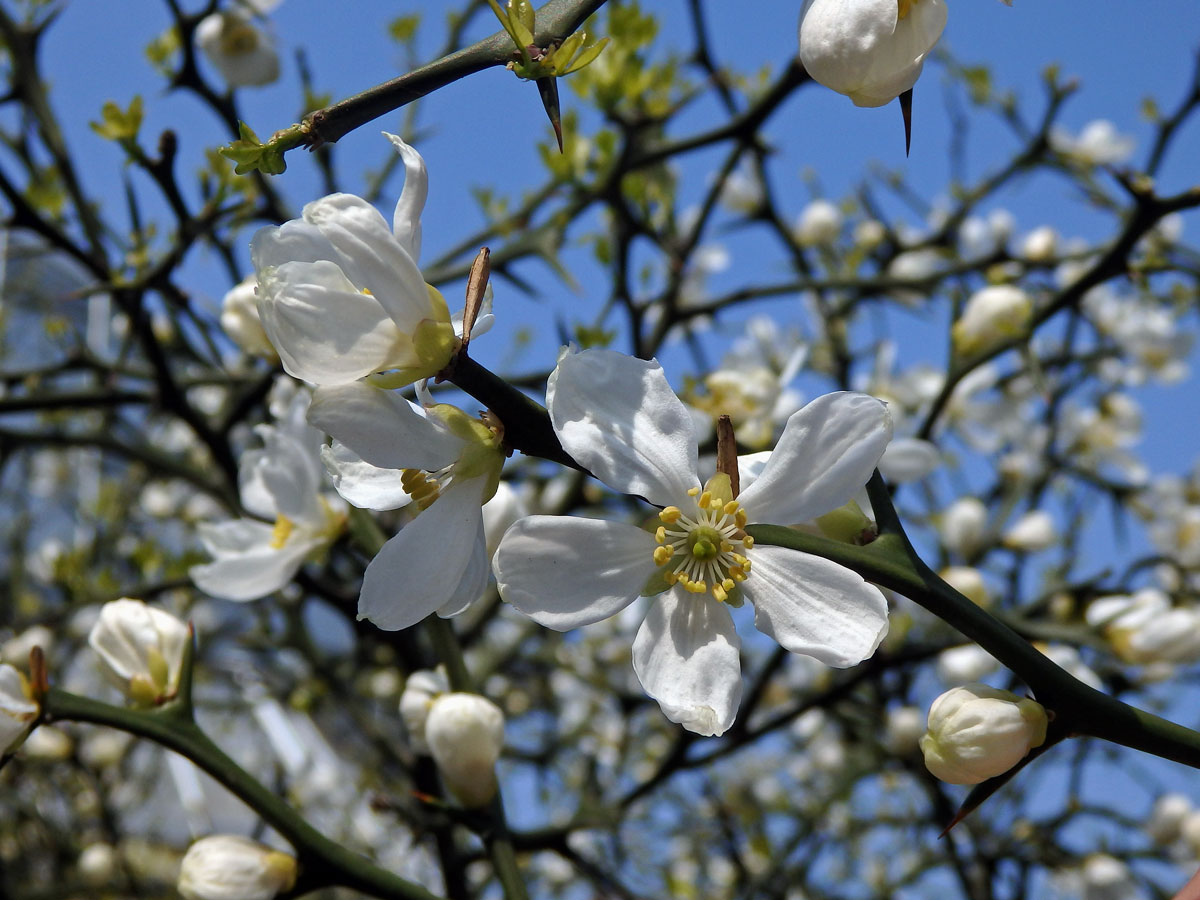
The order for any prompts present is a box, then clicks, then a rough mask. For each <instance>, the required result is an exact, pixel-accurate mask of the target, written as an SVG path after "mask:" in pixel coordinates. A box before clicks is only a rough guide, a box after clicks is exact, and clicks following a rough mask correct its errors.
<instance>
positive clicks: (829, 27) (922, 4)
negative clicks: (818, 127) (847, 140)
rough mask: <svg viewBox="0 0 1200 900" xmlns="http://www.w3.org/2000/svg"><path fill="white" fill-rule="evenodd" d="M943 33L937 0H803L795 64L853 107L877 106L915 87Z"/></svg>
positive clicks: (941, 11) (943, 20) (943, 10)
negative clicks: (800, 64) (843, 96)
mask: <svg viewBox="0 0 1200 900" xmlns="http://www.w3.org/2000/svg"><path fill="white" fill-rule="evenodd" d="M945 27H946V4H945V3H944V2H942V0H806V2H805V4H804V9H803V10H802V11H801V13H800V61H801V62H802V63H804V68H805V69H806V70H807V72H808V74H809V75H811V76H812V77H813V78H814V79H815V80H816V81H819V82H820V83H821V84H823V85H825V86H826V87H827V88H831V89H833V90H835V91H837V92H838V93H839V94H845V95H846V96H848V97H849V98H850V99H851V100H853V101H854V103H855V105H856V106H883V105H884V104H885V103H888V102H890V101H891V100H893V99H895V98H896V97H897V96H899V95H900V94H902V93H904V92H905V91H907V90H908V89H909V88H911V87H912V86H913V85H914V84H916V83H917V78H918V77H919V76H920V74H921V69H922V67H923V66H924V65H925V57H926V55H927V54H928V53H929V51H930V50H932V49H933V47H934V45H935V44H937V42H938V38H940V37H941V36H942V29H943V28H945Z"/></svg>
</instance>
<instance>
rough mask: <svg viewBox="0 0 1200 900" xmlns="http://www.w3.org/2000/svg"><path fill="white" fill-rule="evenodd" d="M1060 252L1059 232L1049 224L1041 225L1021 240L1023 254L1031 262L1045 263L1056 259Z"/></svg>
mask: <svg viewBox="0 0 1200 900" xmlns="http://www.w3.org/2000/svg"><path fill="white" fill-rule="evenodd" d="M1057 252H1058V232H1057V231H1055V230H1054V229H1053V228H1051V227H1050V226H1049V225H1041V226H1039V227H1037V228H1035V229H1033V231H1031V232H1029V234H1027V235H1025V240H1024V241H1022V242H1021V256H1022V257H1023V258H1024V259H1026V260H1027V261H1029V262H1033V263H1045V262H1052V261H1053V260H1054V254H1055V253H1057Z"/></svg>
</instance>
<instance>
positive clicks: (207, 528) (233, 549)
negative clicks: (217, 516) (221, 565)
mask: <svg viewBox="0 0 1200 900" xmlns="http://www.w3.org/2000/svg"><path fill="white" fill-rule="evenodd" d="M196 531H197V533H198V534H199V536H200V542H201V543H202V544H204V549H205V550H207V551H208V555H209V556H212V557H213V558H215V559H224V558H225V557H227V556H237V555H238V554H240V553H245V552H247V551H248V550H252V549H254V548H255V547H264V548H265V547H268V546H270V544H271V538H272V537H273V536H274V529H272V527H271V526H270V525H268V524H267V523H266V522H256V521H254V520H253V519H233V520H232V521H229V522H201V523H200V525H198V526H197V528H196Z"/></svg>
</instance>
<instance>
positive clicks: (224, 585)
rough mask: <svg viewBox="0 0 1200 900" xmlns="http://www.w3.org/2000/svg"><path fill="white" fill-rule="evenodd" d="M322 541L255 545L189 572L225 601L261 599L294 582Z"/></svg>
mask: <svg viewBox="0 0 1200 900" xmlns="http://www.w3.org/2000/svg"><path fill="white" fill-rule="evenodd" d="M322 543H323V541H321V540H291V541H288V542H287V543H286V544H284V545H283V546H282V547H279V548H275V547H271V546H265V547H264V546H261V545H259V546H255V547H251V548H248V549H246V550H245V551H244V552H242V553H237V554H233V553H230V554H226V555H224V556H222V557H219V558H218V559H216V560H215V561H213V562H211V563H208V564H207V565H202V566H192V568H191V569H189V570H188V575H189V576H190V577H191V579H192V582H193V583H194V584H195V585H196V587H198V588H200V590H202V591H204V593H206V594H208V595H210V596H212V597H219V598H220V599H222V600H239V601H244V600H257V599H258V598H260V597H265V596H267V594H271V593H274V592H275V591H277V590H279V589H280V588H282V587H284V586H285V585H287V584H288V583H289V582H291V580H292V578H294V577H295V575H296V572H297V570H298V569H299V568H300V566H301V565H302V564H303V563H304V558H305V557H306V556H308V555H309V554H310V553H312V552H313V551H314V550H316V549H317V548H318V547H319V546H321V545H322Z"/></svg>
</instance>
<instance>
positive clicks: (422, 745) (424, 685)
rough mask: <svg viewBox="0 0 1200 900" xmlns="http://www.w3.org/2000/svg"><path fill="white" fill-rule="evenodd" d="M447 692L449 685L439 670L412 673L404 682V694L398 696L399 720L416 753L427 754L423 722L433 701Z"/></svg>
mask: <svg viewBox="0 0 1200 900" xmlns="http://www.w3.org/2000/svg"><path fill="white" fill-rule="evenodd" d="M449 691H450V683H449V682H448V681H447V680H446V673H445V672H443V671H442V670H441V669H440V668H439V669H437V670H430V669H421V670H420V671H418V672H413V673H412V674H411V675H409V676H408V680H407V681H405V682H404V692H403V693H402V694H401V695H400V718H401V719H402V720H403V722H404V727H405V728H407V729H408V737H409V742H410V743H411V744H412V748H413V749H414V750H416V751H417V752H418V753H428V752H429V745H428V744H427V743H426V742H425V721H426V720H427V719H428V718H429V710H431V709H432V708H433V701H435V700H436V699H437V698H438V697H441V696H442V695H443V694H446V693H449Z"/></svg>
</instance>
